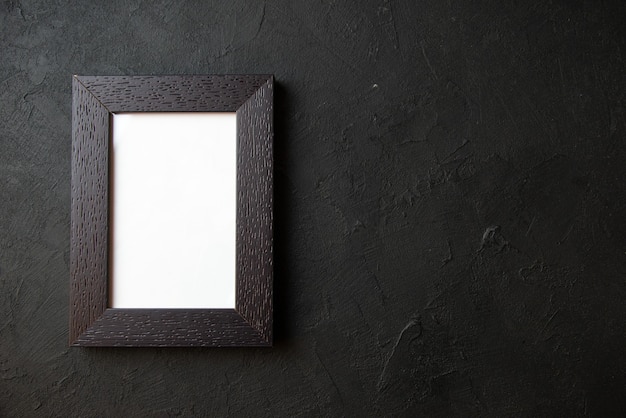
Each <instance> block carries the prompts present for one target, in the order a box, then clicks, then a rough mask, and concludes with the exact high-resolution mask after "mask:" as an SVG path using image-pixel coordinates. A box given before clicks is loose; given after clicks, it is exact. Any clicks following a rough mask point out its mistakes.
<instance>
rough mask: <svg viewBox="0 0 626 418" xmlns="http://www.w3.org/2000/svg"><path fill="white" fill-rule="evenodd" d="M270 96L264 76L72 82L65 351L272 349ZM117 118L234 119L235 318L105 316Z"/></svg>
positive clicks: (129, 312) (164, 313) (165, 312)
mask: <svg viewBox="0 0 626 418" xmlns="http://www.w3.org/2000/svg"><path fill="white" fill-rule="evenodd" d="M273 89H274V78H273V76H271V75H224V76H221V75H220V76H218V75H208V76H89V77H88V76H74V77H73V80H72V94H73V100H72V192H71V193H72V204H71V205H72V209H71V239H70V246H71V248H70V329H69V341H70V345H73V346H126V347H139V346H145V347H169V346H179V347H181V346H205V347H224V346H231V347H234V346H271V345H272V281H273V268H272V262H273V259H272V257H273V251H272V217H273V215H272V214H273V156H272V152H273V136H274V128H273ZM118 112H236V119H237V225H236V231H237V238H236V241H237V243H236V258H237V266H236V302H235V309H112V308H109V307H108V288H109V286H108V280H109V277H108V270H109V266H108V252H109V155H110V150H109V145H110V136H111V120H112V115H113V114H115V113H118Z"/></svg>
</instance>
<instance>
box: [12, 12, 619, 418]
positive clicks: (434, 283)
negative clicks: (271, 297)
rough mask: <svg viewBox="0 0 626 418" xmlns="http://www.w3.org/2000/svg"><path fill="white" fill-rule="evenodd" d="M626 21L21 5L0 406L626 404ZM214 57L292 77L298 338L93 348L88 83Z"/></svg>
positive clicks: (412, 411)
mask: <svg viewBox="0 0 626 418" xmlns="http://www.w3.org/2000/svg"><path fill="white" fill-rule="evenodd" d="M512 3H515V4H516V5H513V4H512ZM531 3H534V4H531ZM625 15H626V9H625V6H624V3H623V2H620V1H602V2H600V1H565V0H562V1H557V0H555V1H545V0H542V1H533V2H528V1H526V2H502V1H471V2H470V1H441V0H431V1H412V0H398V1H385V0H379V1H365V0H359V1H356V0H353V1H332V0H324V1H295V2H294V1H282V0H281V1H272V2H261V1H241V0H235V1H232V2H215V1H213V2H211V1H209V2H207V1H193V2H186V3H185V4H183V3H182V2H174V1H155V2H147V1H106V2H73V3H70V2H66V1H30V0H22V1H17V0H10V1H6V0H4V1H2V2H0V196H1V200H0V416H2V417H15V416H26V417H28V416H85V417H87V416H94V417H95V416H98V417H100V416H177V415H181V416H229V415H230V416H433V417H451V416H570V417H574V416H597V417H606V416H618V415H621V416H623V415H624V414H625V413H626V389H625V388H626V351H625V349H624V347H626V303H625V300H626V280H625V277H626V185H625V184H624V180H625V179H626V163H625V157H626V143H625V138H626V105H625V103H626V102H625V88H626V82H625V78H624V69H625V68H626V66H625V61H624V56H623V54H624V53H625V52H624V51H626V49H625V41H626V32H625V29H626V26H625V25H624V24H623V21H624V16H625ZM205 73H273V74H275V75H276V80H277V83H278V86H277V97H276V104H277V111H276V134H277V136H276V228H275V232H276V235H275V239H276V261H275V264H276V283H275V296H276V313H275V324H276V345H275V347H274V348H272V349H77V348H72V349H69V348H68V347H67V340H68V280H69V279H68V274H69V272H68V254H69V210H70V187H69V184H70V100H71V97H70V95H71V94H70V86H71V78H70V77H71V74H112V75H122V74H127V75H138V74H205Z"/></svg>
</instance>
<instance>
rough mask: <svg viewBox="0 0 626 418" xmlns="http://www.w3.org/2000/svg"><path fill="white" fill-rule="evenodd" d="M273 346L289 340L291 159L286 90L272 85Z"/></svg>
mask: <svg viewBox="0 0 626 418" xmlns="http://www.w3.org/2000/svg"><path fill="white" fill-rule="evenodd" d="M274 89H275V90H274V318H273V325H274V345H275V346H276V345H283V344H284V343H285V342H286V341H287V340H288V339H289V337H290V334H291V327H292V326H293V324H291V323H290V322H289V318H290V317H291V315H290V312H291V311H292V307H291V306H290V300H294V298H291V297H290V294H291V290H292V289H291V285H292V283H291V275H292V274H291V271H290V265H291V263H290V260H291V253H290V251H289V248H290V240H291V239H292V238H293V237H292V236H291V231H293V230H294V228H292V222H293V211H294V202H293V194H292V193H291V187H290V185H289V176H288V167H289V163H288V162H289V161H290V155H291V149H290V141H289V132H290V128H291V127H290V119H289V115H290V109H292V103H291V101H290V97H289V94H288V91H287V88H286V86H285V85H284V84H283V83H281V82H280V81H275V82H274Z"/></svg>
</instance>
